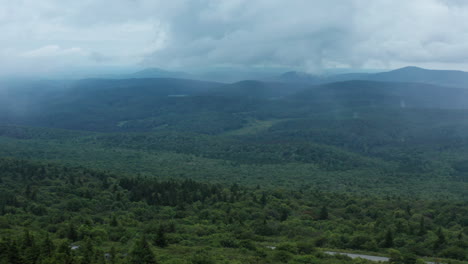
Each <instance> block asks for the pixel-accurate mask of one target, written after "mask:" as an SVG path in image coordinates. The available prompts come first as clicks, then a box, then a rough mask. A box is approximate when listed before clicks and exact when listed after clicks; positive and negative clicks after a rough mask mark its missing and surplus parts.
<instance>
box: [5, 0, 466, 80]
mask: <svg viewBox="0 0 468 264" xmlns="http://www.w3.org/2000/svg"><path fill="white" fill-rule="evenodd" d="M467 18H468V1H465V0H411V1H409V0H80V1H68V0H40V1H38V0H17V1H11V0H0V71H1V73H2V74H3V75H5V74H28V73H35V74H42V73H53V72H66V71H73V70H79V69H89V70H92V71H95V70H98V71H105V70H106V69H107V70H109V69H111V70H115V69H125V70H126V69H132V68H139V67H140V68H141V67H147V66H155V67H162V68H166V69H196V68H210V67H256V68H261V67H267V68H268V67H279V68H291V69H296V70H304V71H308V72H320V71H322V70H323V69H327V68H353V69H363V68H365V69H392V68H397V67H402V66H407V65H416V66H421V67H427V68H439V69H461V70H468V23H467V22H466V21H467V20H466V19H467Z"/></svg>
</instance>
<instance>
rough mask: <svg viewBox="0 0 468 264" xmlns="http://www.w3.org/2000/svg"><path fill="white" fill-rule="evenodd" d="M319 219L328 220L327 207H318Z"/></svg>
mask: <svg viewBox="0 0 468 264" xmlns="http://www.w3.org/2000/svg"><path fill="white" fill-rule="evenodd" d="M319 220H328V208H327V207H326V206H323V207H322V209H320V214H319Z"/></svg>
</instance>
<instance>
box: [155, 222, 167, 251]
mask: <svg viewBox="0 0 468 264" xmlns="http://www.w3.org/2000/svg"><path fill="white" fill-rule="evenodd" d="M154 244H155V245H156V246H158V247H160V248H164V247H167V239H166V230H165V229H164V226H163V225H159V227H158V231H157V233H156V238H155V240H154Z"/></svg>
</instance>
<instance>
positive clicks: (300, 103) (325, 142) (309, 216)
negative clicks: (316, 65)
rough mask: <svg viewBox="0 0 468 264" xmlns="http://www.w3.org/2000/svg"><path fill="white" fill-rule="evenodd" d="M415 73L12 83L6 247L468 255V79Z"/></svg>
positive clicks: (85, 251) (18, 255) (113, 257)
mask: <svg viewBox="0 0 468 264" xmlns="http://www.w3.org/2000/svg"><path fill="white" fill-rule="evenodd" d="M405 71H409V72H414V71H419V70H418V69H414V68H405V69H402V70H400V71H396V72H390V73H388V74H387V75H385V74H383V75H382V74H381V75H372V76H373V77H371V75H363V76H365V78H364V77H363V76H361V78H360V80H353V79H349V80H348V79H347V78H348V77H349V78H355V77H356V76H357V75H350V76H342V75H339V76H334V77H328V79H323V78H322V79H320V80H317V79H314V78H312V77H310V76H309V77H307V76H303V75H300V76H299V75H297V74H291V73H289V74H287V75H285V76H280V77H279V78H276V79H274V80H269V81H242V82H237V83H232V84H225V83H217V82H207V81H194V80H189V79H170V78H154V79H151V78H146V77H148V75H147V74H150V73H151V72H149V73H148V72H146V73H145V74H144V75H142V77H144V78H136V77H135V78H134V79H118V78H116V79H87V80H80V81H29V82H20V81H19V82H6V83H3V87H2V89H1V90H0V95H1V97H0V103H1V104H0V157H1V158H0V263H13V264H14V263H26V264H30V263H31V264H35V263H38V264H40V263H372V262H370V261H367V260H362V259H351V258H349V257H346V256H341V255H330V254H327V253H325V252H326V251H340V252H360V253H367V254H369V255H379V256H387V257H389V258H390V261H391V262H393V263H423V261H434V260H437V259H439V258H440V259H444V260H443V262H444V263H466V261H467V260H468V259H467V258H468V256H467V255H468V254H467V248H468V238H467V237H468V204H467V203H468V199H467V198H468V197H467V195H468V192H467V190H468V182H467V181H468V166H467V164H468V134H467V132H466V131H468V130H467V129H468V119H467V116H468V115H467V114H468V90H466V89H464V88H463V87H461V86H460V85H459V83H461V82H462V79H460V82H455V81H453V82H451V83H449V82H443V81H440V82H435V81H431V80H432V79H431V78H426V76H427V75H425V74H423V73H421V72H418V74H420V75H418V76H419V77H418V78H420V81H419V82H418V83H415V82H411V81H414V80H412V79H409V78H407V77H408V74H403V73H404V72H405ZM437 74H449V75H450V76H454V75H453V73H437ZM400 75H401V76H403V77H404V78H403V77H402V78H403V79H401V82H395V81H392V82H390V81H389V80H387V79H385V78H390V77H388V76H393V77H392V78H397V77H398V76H400ZM395 76H396V77H395ZM463 76H464V75H463ZM296 77H301V78H305V81H304V79H301V80H297V79H294V78H296ZM425 78H426V79H425ZM460 78H462V77H460ZM392 80H395V79H392ZM421 80H422V81H421ZM424 80H428V81H424ZM439 80H443V79H439ZM336 81H339V82H336ZM455 84H456V85H455ZM463 261H465V262H463Z"/></svg>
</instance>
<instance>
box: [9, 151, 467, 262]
mask: <svg viewBox="0 0 468 264" xmlns="http://www.w3.org/2000/svg"><path fill="white" fill-rule="evenodd" d="M0 169H1V171H2V173H1V174H0V181H1V185H0V191H1V192H0V195H1V196H0V197H2V199H0V223H1V225H0V249H1V250H0V261H2V262H4V263H11V264H16V263H26V264H29V263H61V262H63V261H67V263H75V262H77V263H88V264H94V263H106V262H110V263H141V262H142V261H153V263H156V262H157V263H219V262H226V261H228V262H231V263H232V262H239V263H240V262H242V263H285V262H291V263H302V262H320V263H330V264H334V263H372V262H366V261H362V260H351V259H350V258H347V257H342V256H330V255H326V254H324V253H323V252H322V249H321V248H323V247H325V248H330V247H333V248H339V249H342V250H361V251H374V252H381V253H383V254H385V252H386V250H387V249H388V248H395V249H394V250H393V251H392V256H391V257H392V258H399V259H401V260H402V261H411V260H414V261H415V260H416V259H417V258H418V257H417V256H416V255H419V256H424V255H436V256H439V257H448V258H452V259H459V260H463V259H465V258H466V252H464V250H463V248H465V247H466V245H467V241H466V238H465V237H464V235H463V231H462V229H461V225H463V224H464V223H465V222H466V215H467V213H468V212H467V211H466V209H467V207H466V204H464V203H456V202H440V201H433V202H432V203H421V202H420V201H414V200H411V199H409V200H406V199H404V198H403V199H401V198H389V197H387V198H386V199H382V198H379V197H376V196H360V195H354V196H350V195H343V194H338V195H337V194H330V193H327V192H323V191H320V190H318V189H313V188H311V189H309V188H307V187H305V186H304V187H303V188H301V189H300V193H298V192H291V191H285V190H282V189H274V190H271V189H270V190H267V189H262V188H260V187H257V188H246V187H243V186H239V185H237V184H233V185H231V186H229V187H223V186H221V185H217V184H207V183H200V182H196V181H193V180H184V181H175V180H160V179H158V177H151V178H148V177H145V178H143V177H135V176H122V175H116V174H110V173H106V172H102V171H96V170H89V169H85V168H80V167H63V166H57V165H55V164H51V163H33V162H27V161H23V160H14V159H0ZM19 219H21V221H19ZM362 221H366V223H368V224H367V225H363V224H360V223H362ZM465 224H466V223H465ZM344 231H345V232H344ZM413 241H417V242H413ZM396 249H398V250H399V251H398V250H396ZM400 251H401V252H404V253H399V252H400ZM190 261H191V262H190ZM451 261H452V263H461V262H455V261H454V260H451ZM147 263H148V262H147Z"/></svg>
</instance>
